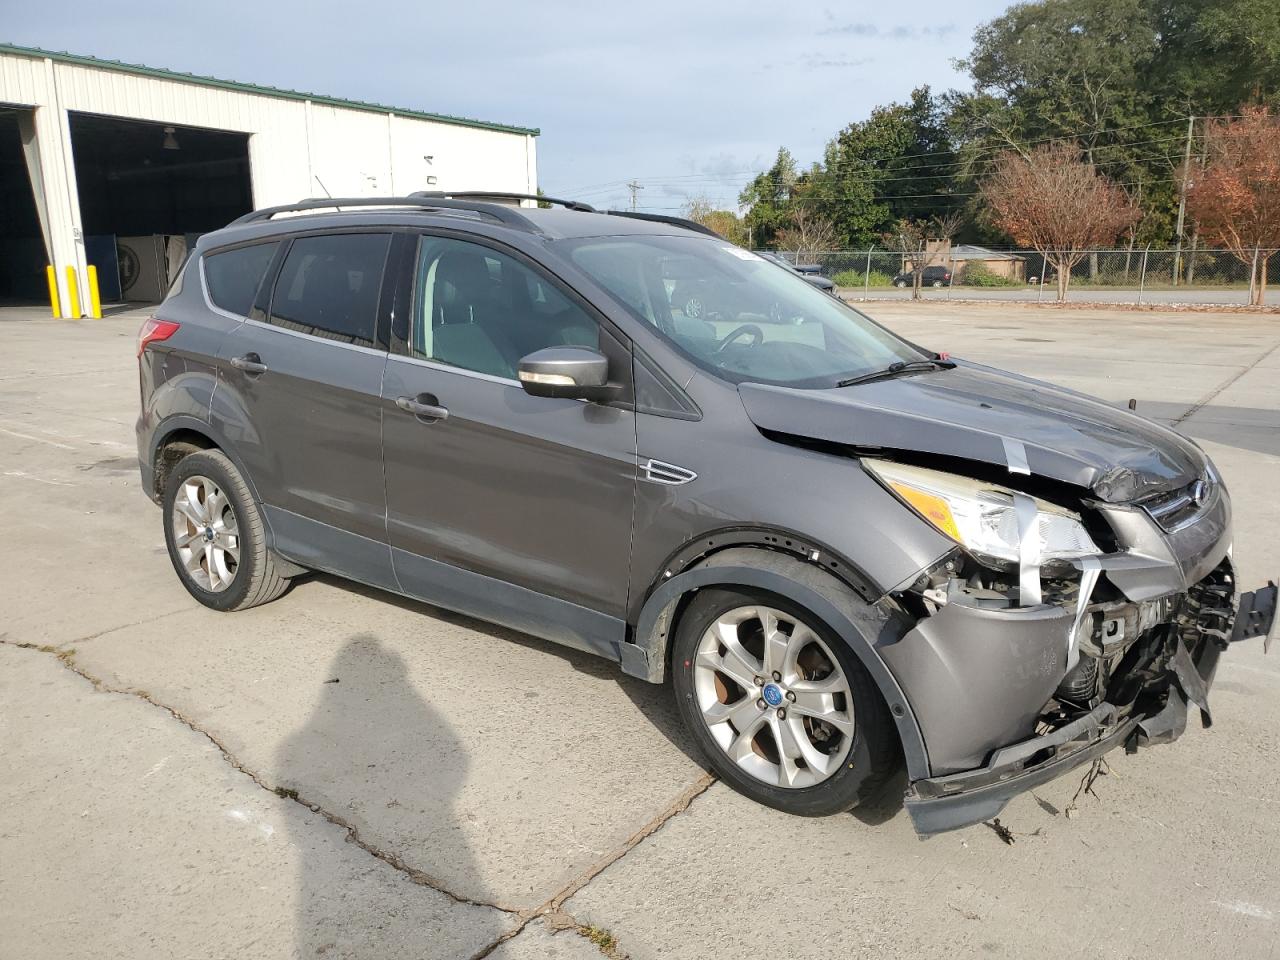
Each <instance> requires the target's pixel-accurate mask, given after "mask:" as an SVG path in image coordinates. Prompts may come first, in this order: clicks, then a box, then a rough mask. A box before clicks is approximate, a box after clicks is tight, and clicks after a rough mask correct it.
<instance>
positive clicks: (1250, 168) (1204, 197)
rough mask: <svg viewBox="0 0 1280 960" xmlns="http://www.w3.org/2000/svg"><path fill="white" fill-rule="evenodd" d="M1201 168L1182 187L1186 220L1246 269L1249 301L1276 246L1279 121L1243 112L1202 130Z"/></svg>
mask: <svg viewBox="0 0 1280 960" xmlns="http://www.w3.org/2000/svg"><path fill="white" fill-rule="evenodd" d="M1205 151H1206V155H1207V159H1206V162H1205V165H1204V169H1203V170H1200V171H1198V172H1197V173H1196V174H1194V179H1193V182H1192V183H1190V184H1189V185H1188V187H1187V206H1188V209H1189V210H1190V211H1191V216H1192V218H1193V219H1194V220H1195V222H1196V224H1197V225H1198V227H1199V230H1200V231H1202V232H1203V233H1204V234H1205V235H1206V236H1207V237H1208V238H1209V239H1210V241H1212V242H1215V243H1220V244H1222V245H1223V246H1224V247H1226V248H1227V249H1228V250H1230V251H1231V253H1232V254H1233V255H1234V256H1235V257H1236V259H1238V260H1240V261H1241V262H1242V263H1245V264H1247V265H1248V266H1249V302H1250V303H1253V304H1261V303H1262V302H1263V299H1264V298H1265V296H1266V292H1267V262H1268V261H1269V260H1270V259H1271V256H1272V255H1273V254H1274V253H1275V252H1276V248H1277V247H1280V117H1275V116H1272V115H1271V114H1270V113H1268V112H1267V110H1266V109H1265V108H1262V107H1245V108H1244V109H1243V110H1241V116H1240V118H1239V119H1236V120H1224V121H1210V122H1209V123H1208V125H1207V126H1206V127H1205Z"/></svg>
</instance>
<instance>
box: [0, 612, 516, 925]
mask: <svg viewBox="0 0 1280 960" xmlns="http://www.w3.org/2000/svg"><path fill="white" fill-rule="evenodd" d="M86 639H90V638H86ZM0 644H4V645H5V646H10V647H18V648H19V649H23V650H35V651H37V652H38V653H51V654H53V655H54V656H55V657H56V658H57V659H58V660H60V661H61V662H62V665H63V666H65V667H66V668H67V669H68V670H70V671H71V672H72V673H74V674H76V675H77V676H78V677H80V678H81V679H83V680H86V681H88V682H89V684H90V685H92V687H93V689H94V690H97V691H98V692H100V693H115V694H123V695H125V696H131V697H137V698H138V699H139V700H143V701H145V702H146V703H149V704H151V705H152V706H153V707H157V708H159V709H161V710H163V711H165V713H167V714H169V716H171V717H173V719H175V720H177V721H178V722H179V723H181V724H182V725H183V726H185V727H187V728H188V729H189V730H191V731H192V732H193V733H197V734H199V735H200V736H202V737H204V738H205V739H206V740H208V741H209V742H210V743H211V744H213V745H214V746H215V747H217V748H218V751H219V752H220V753H221V754H222V758H223V760H225V761H226V762H227V763H228V764H230V766H231V767H232V768H233V769H235V770H236V771H238V772H239V773H242V774H244V776H246V777H248V778H249V779H250V780H252V781H253V782H254V783H255V784H256V785H257V786H259V787H261V788H262V789H263V790H266V791H267V792H268V793H274V794H275V795H276V796H277V797H280V798H282V799H285V800H291V801H293V802H294V803H297V804H299V805H300V806H303V807H306V808H307V809H308V810H310V811H311V812H312V813H314V814H317V815H319V816H321V817H323V818H324V819H325V820H327V821H328V822H329V823H331V824H333V825H334V826H336V827H340V828H342V829H343V830H345V831H346V833H347V836H346V840H347V842H348V843H353V844H355V845H356V846H357V847H359V848H360V849H361V850H363V851H364V852H365V853H367V854H369V855H370V856H371V857H374V858H376V859H378V860H381V861H382V862H383V863H385V864H386V865H387V866H389V867H391V868H392V869H393V870H395V871H397V872H399V873H402V874H404V875H405V876H407V877H408V878H409V879H410V880H411V881H412V882H413V883H415V884H417V885H418V886H422V887H428V888H430V889H432V890H435V891H436V892H437V893H442V894H444V895H445V896H446V897H448V898H449V899H450V900H452V901H454V902H455V903H459V904H465V905H468V906H474V907H490V908H492V909H494V910H500V911H501V912H503V913H508V914H512V915H513V916H520V910H519V909H518V908H516V907H510V906H506V905H504V904H500V903H494V902H489V901H485V900H477V899H473V898H471V897H466V896H463V895H462V894H458V893H454V892H453V891H452V890H449V889H448V888H447V887H445V886H444V884H443V883H441V882H440V881H439V880H437V879H436V878H435V877H432V876H431V875H430V874H428V873H426V872H425V871H423V870H419V869H418V868H417V867H412V866H410V865H409V864H407V863H405V862H404V860H403V859H402V858H401V857H399V856H398V855H396V854H394V853H389V852H387V851H384V850H380V849H379V848H378V847H376V846H374V845H373V844H372V843H370V842H369V841H367V840H365V839H364V838H363V837H361V836H360V831H359V830H358V829H357V828H356V826H355V825H354V824H352V823H351V822H349V821H348V820H347V819H346V818H345V817H342V816H341V815H339V814H336V813H332V812H330V811H328V810H326V809H324V808H323V807H321V806H320V805H319V804H318V803H312V802H310V801H308V800H307V799H306V797H304V796H302V795H301V794H300V793H299V792H298V791H297V790H293V789H291V788H288V787H284V786H275V787H273V786H271V785H270V784H268V783H267V782H266V781H265V780H263V779H262V777H261V776H260V775H259V774H257V773H255V772H254V771H252V770H250V769H248V768H247V767H246V766H245V765H244V763H242V762H241V761H240V760H239V759H238V758H237V757H236V756H235V754H233V753H232V752H231V750H230V749H229V748H228V747H227V746H226V744H224V743H223V742H222V741H221V740H219V739H218V738H217V737H216V736H214V735H213V734H211V733H209V732H208V731H207V730H204V729H202V728H201V727H200V726H199V725H198V724H197V723H196V722H195V721H194V720H192V719H191V718H190V717H188V716H186V715H185V714H183V713H182V711H180V710H178V709H176V708H174V707H171V706H169V705H168V704H167V703H161V702H160V701H159V700H156V699H155V698H154V697H152V696H151V694H149V693H148V692H147V691H145V690H137V689H130V688H122V687H113V686H111V685H109V684H107V683H105V682H104V681H103V680H101V679H100V678H98V677H95V676H93V674H91V673H89V672H88V671H87V670H85V669H84V668H83V667H81V666H79V665H78V664H77V663H76V662H75V653H76V651H75V649H74V648H71V649H67V648H56V647H48V646H38V645H36V644H34V643H16V642H14V641H12V640H5V639H0Z"/></svg>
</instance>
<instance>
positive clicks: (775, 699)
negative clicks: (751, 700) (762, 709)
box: [760, 683, 782, 707]
mask: <svg viewBox="0 0 1280 960" xmlns="http://www.w3.org/2000/svg"><path fill="white" fill-rule="evenodd" d="M760 695H761V696H762V697H764V702H765V703H767V704H768V705H769V706H771V707H776V706H777V705H778V704H780V703H782V688H781V687H780V686H778V685H777V684H776V683H766V684H765V685H764V690H762V691H761V694H760Z"/></svg>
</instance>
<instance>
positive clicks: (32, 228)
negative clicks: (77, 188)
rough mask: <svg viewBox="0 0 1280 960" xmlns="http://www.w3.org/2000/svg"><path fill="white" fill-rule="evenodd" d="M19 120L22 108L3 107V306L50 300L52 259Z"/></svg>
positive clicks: (0, 212)
mask: <svg viewBox="0 0 1280 960" xmlns="http://www.w3.org/2000/svg"><path fill="white" fill-rule="evenodd" d="M22 112H23V113H25V114H26V115H27V116H28V117H29V116H30V114H31V111H30V110H25V111H22ZM18 117H19V108H14V107H5V106H2V105H0V304H16V303H42V302H44V301H45V300H46V299H47V298H48V293H47V290H48V284H47V282H46V280H45V266H46V265H47V264H48V262H49V258H48V255H47V254H46V252H45V249H44V239H43V237H42V236H41V233H40V217H39V215H38V214H37V213H36V201H35V194H34V193H33V192H32V189H31V178H30V177H29V176H28V174H27V164H26V160H25V158H24V156H23V152H22V137H21V133H20V132H19V129H18Z"/></svg>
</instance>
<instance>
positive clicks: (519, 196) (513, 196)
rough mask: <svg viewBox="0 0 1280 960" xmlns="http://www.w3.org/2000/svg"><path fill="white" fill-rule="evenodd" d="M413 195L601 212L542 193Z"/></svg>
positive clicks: (432, 192) (435, 192)
mask: <svg viewBox="0 0 1280 960" xmlns="http://www.w3.org/2000/svg"><path fill="white" fill-rule="evenodd" d="M409 196H411V197H442V198H453V199H454V200H536V201H537V202H538V203H550V204H554V205H555V206H557V207H566V208H567V209H569V210H577V211H579V212H580V213H599V211H598V210H596V208H595V207H593V206H591V205H590V204H589V203H583V202H582V201H581V200H562V199H560V198H559V197H544V196H543V195H542V194H540V193H505V192H501V191H495V190H462V191H458V192H454V191H448V190H417V191H415V192H413V193H411V194H409Z"/></svg>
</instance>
